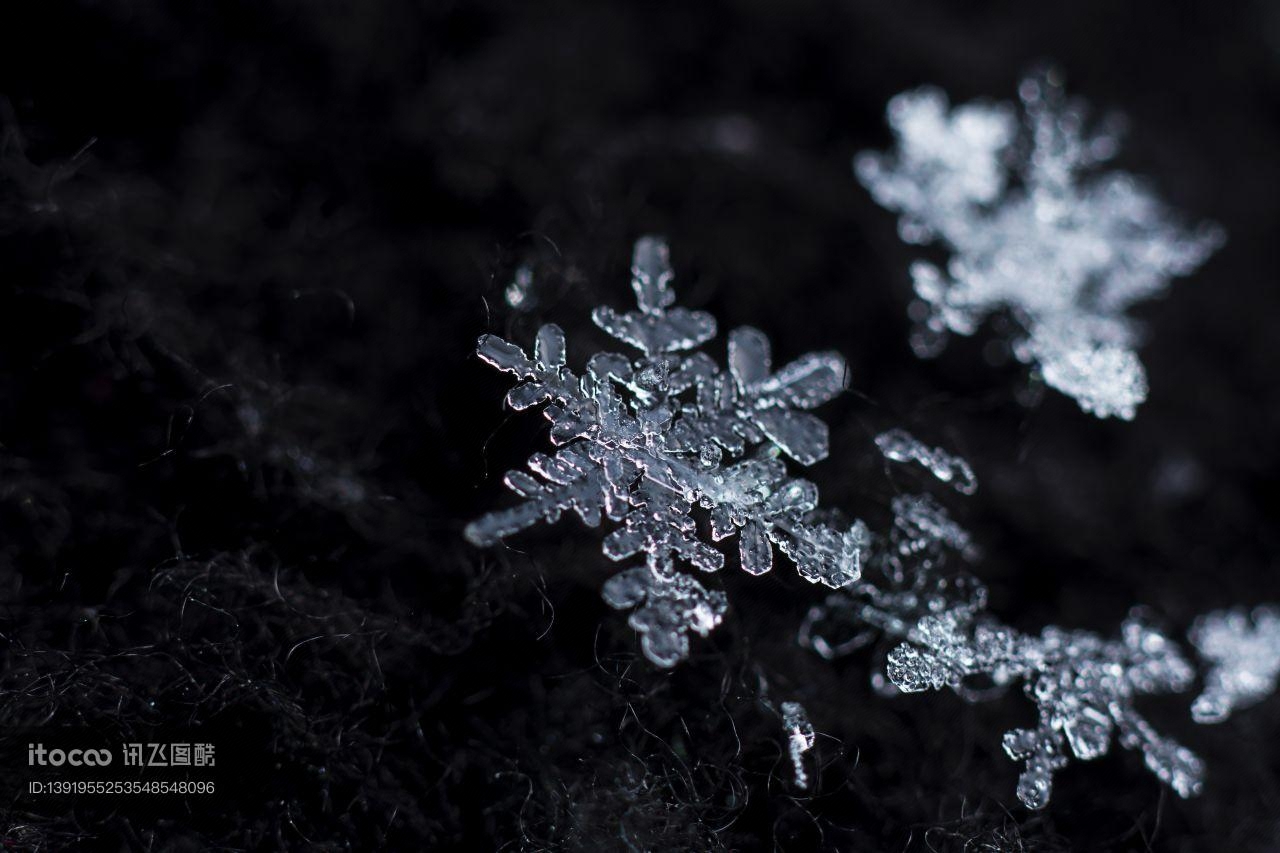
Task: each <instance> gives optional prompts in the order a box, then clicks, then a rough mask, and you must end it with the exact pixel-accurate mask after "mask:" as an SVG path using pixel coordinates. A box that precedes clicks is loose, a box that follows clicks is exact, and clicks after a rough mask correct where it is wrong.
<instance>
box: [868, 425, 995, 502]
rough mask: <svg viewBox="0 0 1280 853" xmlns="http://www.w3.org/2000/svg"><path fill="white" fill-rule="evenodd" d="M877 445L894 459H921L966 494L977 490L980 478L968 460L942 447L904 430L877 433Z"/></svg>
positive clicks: (943, 480) (932, 471) (927, 466)
mask: <svg viewBox="0 0 1280 853" xmlns="http://www.w3.org/2000/svg"><path fill="white" fill-rule="evenodd" d="M876 447H878V448H880V452H881V453H882V454H884V458H885V459H888V460H889V461H891V462H903V463H907V462H919V463H920V464H921V465H923V466H924V467H925V468H926V469H927V470H928V471H929V473H930V474H932V475H933V476H934V477H936V478H938V480H940V481H942V482H943V483H949V484H951V486H952V487H953V488H955V490H956V491H957V492H960V493H961V494H963V495H971V494H973V493H974V492H976V491H977V490H978V478H977V477H976V476H975V475H974V473H973V469H972V468H971V467H969V463H968V462H966V461H965V460H964V459H962V458H960V457H959V456H955V455H953V454H951V453H948V452H947V451H946V450H945V449H943V448H941V447H929V446H928V445H926V444H925V443H924V442H922V441H920V440H919V439H918V438H916V437H915V436H913V435H912V434H911V433H909V432H907V431H906V430H904V429H891V430H888V431H887V432H882V433H880V434H879V435H877V436H876Z"/></svg>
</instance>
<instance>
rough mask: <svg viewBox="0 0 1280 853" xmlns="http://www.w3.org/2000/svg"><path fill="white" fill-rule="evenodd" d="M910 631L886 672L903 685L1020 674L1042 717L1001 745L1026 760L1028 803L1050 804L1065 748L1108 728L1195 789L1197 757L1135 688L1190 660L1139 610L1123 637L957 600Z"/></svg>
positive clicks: (1179, 788) (1156, 687) (1184, 678)
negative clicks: (1155, 717) (1144, 706)
mask: <svg viewBox="0 0 1280 853" xmlns="http://www.w3.org/2000/svg"><path fill="white" fill-rule="evenodd" d="M909 636H910V642H909V643H907V644H904V645H901V646H899V647H898V648H896V649H894V651H893V652H891V653H890V655H889V677H890V678H891V679H892V680H893V682H894V684H896V685H897V686H898V687H899V688H900V689H902V690H903V691H905V692H916V691H921V690H929V689H937V688H939V687H943V686H950V687H953V688H961V687H963V686H964V685H965V684H966V682H968V681H970V680H972V679H974V678H975V677H985V678H986V679H989V680H990V681H991V682H993V683H995V684H997V685H1004V684H1008V683H1010V682H1012V681H1015V680H1022V681H1023V682H1024V683H1025V691H1026V694H1027V696H1029V697H1030V698H1031V700H1032V701H1033V702H1035V704H1036V706H1037V710H1038V712H1039V720H1038V722H1037V725H1036V727H1035V728H1032V729H1014V730H1012V731H1009V732H1007V733H1006V734H1005V736H1004V748H1005V752H1006V753H1008V755H1009V757H1010V758H1013V759H1015V760H1019V761H1023V762H1024V763H1025V768H1024V770H1023V771H1022V774H1021V776H1020V777H1019V779H1018V799H1020V800H1021V801H1022V802H1023V804H1025V805H1026V806H1027V807H1028V808H1032V809H1039V808H1043V807H1044V806H1045V805H1047V804H1048V802H1049V796H1050V793H1051V792H1052V788H1053V774H1054V773H1055V772H1056V771H1057V770H1059V769H1061V768H1062V767H1065V766H1066V764H1067V763H1068V760H1069V758H1070V757H1073V756H1074V757H1075V758H1078V759H1080V760H1082V761H1090V760H1092V759H1095V758H1099V757H1101V756H1102V755H1105V754H1106V753H1107V752H1108V750H1109V749H1110V746H1111V741H1112V738H1113V736H1114V737H1115V738H1116V739H1118V740H1119V742H1120V744H1121V745H1122V746H1124V747H1125V748H1127V749H1134V750H1139V751H1140V752H1141V753H1142V755H1143V758H1144V760H1145V762H1146V764H1147V767H1148V768H1149V769H1150V770H1151V771H1152V772H1153V773H1155V774H1156V776H1157V777H1158V778H1160V779H1161V780H1162V781H1164V782H1165V783H1166V784H1168V785H1169V786H1170V787H1172V788H1173V789H1174V790H1175V791H1176V792H1177V793H1178V794H1179V795H1181V796H1183V797H1189V796H1192V795H1194V794H1196V793H1198V792H1199V790H1200V787H1201V781H1202V778H1203V775H1204V768H1203V765H1202V764H1201V762H1200V759H1199V758H1197V757H1196V756H1195V755H1194V754H1193V753H1192V752H1191V751H1190V750H1188V749H1186V748H1185V747H1182V746H1179V745H1178V744H1177V743H1175V742H1173V741H1171V740H1169V739H1167V738H1164V737H1162V736H1160V735H1159V734H1157V733H1156V732H1155V730H1154V729H1153V728H1152V727H1151V725H1150V724H1149V723H1147V721H1146V720H1145V719H1143V718H1142V717H1141V716H1140V715H1139V714H1138V712H1137V711H1136V710H1135V709H1134V706H1133V699H1134V697H1135V696H1140V695H1145V694H1152V693H1169V692H1179V691H1182V690H1185V689H1186V688H1187V687H1188V686H1189V684H1190V683H1191V680H1192V677H1193V674H1194V673H1193V670H1192V668H1191V666H1190V664H1188V663H1187V661H1186V660H1185V659H1184V658H1183V657H1182V655H1181V654H1180V652H1179V651H1178V648H1177V646H1175V645H1174V644H1173V643H1171V642H1170V641H1169V640H1168V639H1167V638H1165V636H1164V635H1163V634H1161V633H1160V632H1158V631H1156V630H1155V629H1154V628H1151V627H1149V626H1147V625H1144V624H1143V623H1142V622H1141V621H1139V620H1138V619H1137V618H1134V617H1130V618H1129V619H1128V620H1127V621H1126V622H1125V623H1124V626H1123V628H1122V631H1121V638H1120V639H1119V640H1103V639H1102V638H1100V637H1098V636H1097V635H1096V634H1092V633H1089V632H1085V631H1064V630H1062V629H1060V628H1055V627H1050V628H1046V629H1045V630H1044V631H1043V632H1042V633H1041V634H1040V636H1039V637H1034V636H1030V635H1026V634H1021V633H1019V632H1017V631H1014V630H1012V629H1010V628H1006V627H1004V626H1001V625H998V624H995V623H994V622H988V621H986V620H983V619H974V618H971V617H970V614H969V613H967V612H965V611H959V610H953V611H947V612H944V613H940V614H937V615H932V616H927V617H925V618H924V619H921V620H920V622H919V623H918V624H917V625H916V626H915V628H914V629H913V630H912V631H911V633H910V635H909Z"/></svg>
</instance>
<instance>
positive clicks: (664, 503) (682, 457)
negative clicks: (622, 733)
mask: <svg viewBox="0 0 1280 853" xmlns="http://www.w3.org/2000/svg"><path fill="white" fill-rule="evenodd" d="M631 279H632V282H631V283H632V289H633V290H634V292H635V297H636V303H637V305H638V309H639V310H635V311H626V312H618V311H615V310H613V309H611V308H607V307H600V308H597V309H596V310H595V311H594V312H593V313H592V319H593V321H594V322H595V323H596V325H598V326H599V327H600V328H601V329H603V330H604V331H605V332H606V333H608V334H609V335H611V336H612V337H613V338H615V339H616V340H618V341H620V342H622V343H624V344H627V345H629V346H630V347H633V348H634V349H635V350H638V354H636V355H624V354H621V353H616V352H599V353H596V354H595V355H593V356H592V357H591V358H590V359H588V361H587V365H586V369H585V371H583V372H581V373H578V372H575V371H574V370H573V369H572V368H570V367H569V366H568V364H567V359H566V345H565V336H564V332H563V331H562V330H561V329H560V327H558V326H555V325H552V324H548V325H545V326H543V327H542V328H541V329H539V330H538V333H537V335H536V337H535V341H534V346H533V352H532V355H530V353H529V352H527V351H526V350H525V349H524V348H522V347H520V346H518V345H516V344H513V343H511V342H509V341H506V340H503V339H502V338H500V337H498V336H496V335H483V336H482V337H481V338H480V339H479V341H478V342H477V346H476V352H477V354H478V355H479V357H480V358H481V359H482V360H483V361H485V362H486V363H488V364H489V365H491V366H493V367H494V368H496V369H498V370H501V371H504V372H507V373H511V374H513V375H515V376H516V378H517V379H518V380H519V381H518V383H517V384H516V386H515V387H514V388H512V389H511V391H510V392H509V393H508V394H507V399H506V402H507V405H508V406H510V407H511V408H513V409H517V410H522V409H527V408H531V407H534V406H541V407H542V413H543V415H544V416H545V417H546V418H547V419H548V420H549V421H550V422H551V443H552V445H553V451H552V452H549V453H535V454H533V455H532V456H531V457H530V458H529V461H528V466H527V468H528V470H521V471H512V472H509V473H508V474H507V475H506V478H505V483H506V485H507V487H508V488H510V489H511V491H513V492H515V493H516V494H517V495H518V496H519V497H520V498H521V499H522V502H521V503H518V504H517V505H516V506H514V507H511V508H509V509H504V510H499V511H497V512H493V513H490V514H488V515H486V516H484V517H483V518H480V519H477V520H476V521H474V522H472V523H471V524H469V525H468V526H467V527H466V529H465V531H464V532H465V535H466V537H467V538H468V539H469V540H470V541H471V542H473V543H474V544H476V545H481V546H487V545H493V544H495V543H497V542H498V541H500V540H502V539H504V538H506V537H507V536H510V535H512V534H514V533H517V532H519V531H521V530H524V529H526V528H528V527H531V526H533V525H536V524H539V523H553V522H555V521H557V520H558V519H559V518H560V517H561V516H562V515H564V514H565V513H566V512H572V513H574V514H575V515H577V516H578V517H579V518H580V519H581V520H582V521H583V522H584V523H586V524H588V525H590V526H593V527H594V526H598V525H601V524H607V525H608V527H610V528H611V532H609V533H608V535H607V536H606V537H605V539H604V545H603V549H604V553H605V555H606V556H607V557H609V558H610V559H612V560H624V559H627V558H630V557H643V560H644V563H643V565H642V566H640V567H639V568H638V569H634V570H627V571H624V572H623V573H622V574H620V575H618V576H617V577H615V578H614V579H613V580H611V581H610V582H609V583H608V584H606V587H605V597H606V600H607V601H608V602H609V603H610V604H611V605H612V606H614V607H618V608H627V607H633V608H637V609H636V610H635V611H634V612H633V613H632V614H631V616H630V618H629V622H630V623H631V625H632V626H633V627H634V628H636V630H637V631H639V632H640V633H641V635H642V646H643V648H644V651H645V654H646V655H647V656H648V657H649V658H650V659H651V660H652V661H653V662H654V663H657V664H659V665H660V666H670V665H672V664H674V663H675V662H676V661H678V660H679V659H681V658H683V657H684V656H685V655H686V654H687V653H688V634H689V633H695V634H699V635H705V634H706V633H707V632H709V631H710V630H711V629H712V628H713V627H715V625H716V624H718V623H719V622H720V620H721V617H722V616H723V613H724V610H725V601H724V598H723V594H722V593H719V592H709V591H707V590H706V589H704V588H703V587H702V586H701V585H700V584H698V583H697V582H696V581H693V580H692V579H690V578H687V577H685V576H683V575H681V574H680V572H679V569H678V568H677V567H678V566H679V565H682V564H684V565H688V566H690V567H692V568H694V569H697V570H699V571H704V572H713V571H716V570H718V569H720V568H721V567H722V566H723V565H724V554H723V553H722V552H721V551H720V550H719V549H717V548H715V547H713V544H712V543H714V542H719V541H721V540H723V539H726V538H728V537H731V536H734V535H737V536H738V543H737V544H738V549H737V550H738V555H739V562H740V565H741V566H742V568H743V570H744V571H746V572H747V573H749V574H753V575H759V574H763V573H765V572H768V571H770V570H771V569H772V568H773V560H774V546H777V548H778V550H779V551H780V552H781V553H782V554H783V555H784V556H786V557H788V558H789V559H790V560H791V561H792V562H793V563H795V565H796V569H797V571H798V572H799V573H800V575H801V576H802V577H804V578H805V579H807V580H809V581H812V582H815V583H823V584H826V585H828V586H832V587H839V586H842V585H845V584H849V583H852V582H854V581H856V580H857V579H858V577H859V576H860V573H861V565H862V560H863V558H864V556H865V554H866V551H867V548H868V547H869V535H868V533H867V531H866V528H865V526H863V525H861V523H855V524H853V525H851V526H849V527H847V528H837V527H833V526H831V525H830V524H828V523H827V522H825V521H823V520H822V519H820V518H819V517H818V516H817V514H816V511H817V509H818V494H817V487H816V486H814V484H813V483H811V482H809V481H807V480H804V479H800V478H797V477H793V476H792V475H791V474H789V473H788V470H787V465H786V463H785V462H784V461H783V459H781V458H779V457H780V456H785V457H789V458H790V459H792V460H794V461H795V462H797V463H799V464H801V465H810V464H813V463H815V462H817V461H819V460H821V459H823V458H825V457H826V455H827V453H828V445H829V437H828V430H827V426H826V424H825V423H823V422H822V421H821V420H820V419H818V418H817V417H815V416H814V415H812V414H810V413H809V411H808V410H810V409H813V408H815V407H817V406H819V405H821V404H822V403H825V402H828V401H829V400H831V399H833V398H834V397H836V396H837V395H839V394H840V393H841V392H842V391H843V390H844V388H845V382H846V366H845V362H844V359H842V358H841V357H840V356H839V355H838V354H836V353H833V352H819V353H811V354H809V355H806V356H802V357H801V358H799V359H796V360H795V361H793V362H791V363H789V364H786V365H784V366H782V367H780V368H775V367H774V363H773V356H772V351H771V347H770V344H769V339H768V338H767V337H766V336H765V334H764V333H763V332H761V331H759V330H757V329H753V328H749V327H743V328H739V329H734V330H733V331H732V332H730V334H729V339H728V367H727V368H721V367H719V366H718V365H717V364H716V363H715V362H714V361H713V360H712V359H711V358H710V357H709V356H708V355H706V354H705V353H702V352H698V351H696V348H697V347H699V346H701V345H702V344H703V343H705V342H706V341H708V340H709V339H710V338H712V337H713V336H714V335H715V333H716V323H715V320H714V318H712V317H711V316H710V315H709V314H706V313H704V312H700V311H691V310H689V309H686V308H683V307H679V306H677V305H676V304H675V300H676V297H675V291H674V289H673V288H672V281H673V275H672V271H671V263H670V259H669V256H668V252H667V247H666V244H665V243H664V242H663V241H662V240H660V239H658V238H655V237H644V238H641V239H640V240H639V241H637V243H636V245H635V252H634V254H633V256H632V263H631ZM695 508H697V509H698V510H700V511H706V512H707V513H708V514H709V516H710V519H709V521H710V525H709V526H710V535H709V539H710V542H708V541H705V538H704V537H703V536H702V535H701V534H700V532H699V526H698V524H697V522H696V521H695V518H694V515H693V514H692V513H693V511H694V510H695Z"/></svg>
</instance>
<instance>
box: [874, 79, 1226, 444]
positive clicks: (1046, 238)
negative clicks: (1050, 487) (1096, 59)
mask: <svg viewBox="0 0 1280 853" xmlns="http://www.w3.org/2000/svg"><path fill="white" fill-rule="evenodd" d="M1019 95H1020V97H1021V101H1022V105H1023V108H1024V110H1025V120H1024V122H1023V126H1024V135H1025V137H1026V139H1025V141H1024V140H1021V139H1020V137H1019V127H1018V120H1017V115H1016V112H1015V110H1014V109H1013V108H1012V107H1011V106H1010V105H1007V104H993V103H987V102H981V101H980V102H976V103H971V104H965V105H963V106H958V107H954V108H951V107H949V104H948V102H947V97H946V95H945V94H943V92H941V91H940V90H938V89H934V88H923V89H917V90H915V91H911V92H906V93H903V94H901V95H898V96H897V97H895V98H894V99H893V100H892V101H891V102H890V103H889V108H888V119H889V124H890V126H891V128H892V129H893V132H894V135H895V137H896V138H897V148H896V149H895V151H893V152H892V153H890V154H878V153H873V152H863V153H861V154H859V155H858V157H857V158H856V159H855V170H856V172H857V175H858V178H859V180H861V182H862V183H863V184H864V185H865V186H866V187H867V188H868V189H869V190H870V192H871V194H872V196H873V197H874V198H875V200H876V201H877V202H878V203H879V204H881V205H882V206H884V207H886V208H889V209H891V210H895V211H897V212H899V213H900V214H901V219H900V221H899V233H900V234H901V236H902V238H903V239H904V240H905V241H907V242H909V243H919V244H924V243H931V242H939V243H941V244H942V245H944V246H945V247H947V248H948V249H949V250H950V251H951V253H952V258H951V261H950V263H949V264H948V265H947V270H946V272H943V271H942V270H940V269H938V267H936V266H934V265H933V264H930V263H927V262H925V261H917V262H916V263H914V264H912V267H911V277H912V279H913V281H914V284H915V290H916V294H917V295H918V296H919V298H920V300H921V301H920V306H919V308H918V309H917V310H916V312H915V313H917V314H918V315H919V316H920V318H921V320H922V325H921V326H919V327H918V328H917V329H916V330H915V332H914V333H913V336H912V346H913V348H914V349H915V351H916V353H917V354H918V355H921V356H930V355H936V354H937V353H938V352H940V351H941V349H942V347H943V346H945V344H946V337H947V334H948V333H949V332H955V333H957V334H962V335H969V334H972V333H973V332H974V331H975V330H976V329H977V328H978V326H979V325H980V324H981V322H982V321H983V320H984V319H985V318H987V317H988V316H989V315H991V314H992V313H993V312H996V311H999V310H1001V309H1007V310H1008V311H1009V312H1010V313H1011V314H1012V315H1013V317H1014V318H1015V319H1016V320H1017V321H1018V323H1019V324H1020V325H1021V327H1022V334H1021V335H1019V336H1018V337H1017V339H1016V340H1015V341H1014V342H1013V352H1014V354H1015V355H1016V356H1017V357H1018V359H1019V360H1021V361H1023V362H1026V363H1029V364H1034V365H1036V366H1037V368H1038V371H1039V373H1040V375H1041V377H1042V378H1043V379H1044V381H1045V382H1046V383H1047V384H1049V385H1050V386H1052V387H1054V388H1057V389H1058V390H1059V391H1061V392H1063V393H1064V394H1067V395H1069V396H1071V397H1074V398H1075V399H1076V401H1077V402H1078V403H1079V404H1080V407H1081V408H1082V409H1084V410H1085V411H1086V412H1091V413H1093V414H1094V415H1096V416H1098V417H1108V416H1117V417H1121V418H1124V419H1131V418H1133V416H1134V413H1135V411H1136V408H1137V406H1138V405H1139V404H1140V403H1141V402H1142V401H1143V400H1145V399H1146V396H1147V380H1146V374H1145V372H1144V371H1143V367H1142V363H1141V362H1140V361H1139V360H1138V356H1137V354H1136V353H1135V352H1134V347H1135V345H1136V343H1137V337H1138V335H1137V330H1136V328H1135V324H1134V322H1133V321H1132V320H1131V319H1130V318H1129V317H1128V316H1126V314H1125V311H1126V310H1127V309H1128V308H1129V307H1130V306H1131V305H1133V304H1134V303H1135V302H1139V301H1142V300H1144V299H1150V298H1152V297H1153V296H1157V295H1159V294H1161V293H1162V292H1163V291H1164V290H1165V289H1166V287H1167V285H1168V282H1169V279H1171V278H1173V277H1175V276H1182V275H1187V274H1188V273H1190V272H1191V271H1193V270H1194V269H1195V268H1196V267H1198V266H1199V265H1200V264H1201V263H1203V262H1204V260H1205V259H1206V258H1207V257H1208V256H1209V255H1210V254H1211V253H1212V252H1213V251H1214V250H1215V249H1216V248H1217V247H1218V246H1219V245H1221V244H1222V242H1223V239H1224V233H1223V231H1222V230H1221V229H1219V228H1218V227H1216V226H1213V225H1203V226H1201V227H1200V228H1198V229H1196V230H1195V231H1194V232H1188V231H1185V230H1183V229H1182V228H1180V227H1178V226H1177V225H1176V224H1174V223H1173V222H1172V221H1171V217H1170V215H1169V213H1168V212H1167V211H1166V210H1165V209H1164V207H1163V206H1162V205H1161V204H1160V203H1159V201H1158V200H1157V199H1156V197H1155V196H1154V195H1153V194H1152V193H1151V192H1150V191H1149V190H1147V189H1145V188H1144V187H1143V186H1142V185H1141V184H1140V183H1139V181H1138V180H1137V179H1136V178H1134V177H1133V176H1131V175H1129V174H1127V173H1125V172H1121V171H1112V172H1106V173H1101V174H1099V173H1096V172H1093V173H1091V171H1092V170H1093V169H1094V167H1096V166H1098V165H1099V164H1100V163H1103V162H1105V161H1107V160H1108V159H1110V158H1111V157H1112V156H1114V154H1115V152H1116V150H1117V147H1118V128H1117V126H1116V125H1117V123H1116V122H1114V121H1112V122H1108V123H1104V124H1103V125H1102V126H1101V127H1100V128H1099V129H1097V130H1096V131H1092V132H1086V129H1085V125H1086V122H1085V118H1086V111H1085V108H1084V107H1083V106H1082V105H1081V104H1079V103H1076V102H1072V101H1067V100H1066V99H1065V98H1064V96H1063V94H1062V90H1061V84H1060V82H1059V81H1058V79H1057V77H1056V75H1055V74H1054V73H1053V72H1047V73H1044V74H1040V75H1037V76H1032V77H1029V78H1027V79H1025V80H1024V81H1023V82H1022V85H1021V87H1020V89H1019ZM1023 142H1025V144H1020V143H1023Z"/></svg>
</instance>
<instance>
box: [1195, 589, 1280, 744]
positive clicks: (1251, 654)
mask: <svg viewBox="0 0 1280 853" xmlns="http://www.w3.org/2000/svg"><path fill="white" fill-rule="evenodd" d="M1191 643H1192V645H1194V646H1195V647H1196V649H1197V650H1198V651H1199V652H1200V656H1201V657H1203V658H1205V659H1206V660H1208V661H1209V663H1210V670H1209V673H1208V675H1207V676H1206V677H1205V688H1204V692H1203V693H1201V694H1200V696H1199V697H1198V698H1197V699H1196V701H1195V702H1194V703H1193V704H1192V706H1191V716H1192V717H1194V718H1195V720H1196V722H1198V723H1219V722H1222V721H1223V720H1225V719H1226V718H1227V717H1229V716H1230V715H1231V712H1232V711H1234V710H1236V709H1237V708H1245V707H1248V706H1249V705H1253V704H1255V703H1257V702H1259V701H1261V700H1262V698H1263V697H1265V696H1266V695H1267V694H1269V693H1271V692H1272V691H1273V690H1275V689H1276V678H1277V676H1280V609H1278V608H1275V607H1258V608H1256V609H1255V610H1254V611H1253V614H1252V619H1251V618H1250V615H1249V614H1248V613H1246V612H1245V611H1243V610H1230V611H1226V612H1217V613H1209V614H1207V615H1205V616H1201V617H1200V618H1199V619H1197V620H1196V622H1195V624H1194V625H1192V626H1191Z"/></svg>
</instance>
